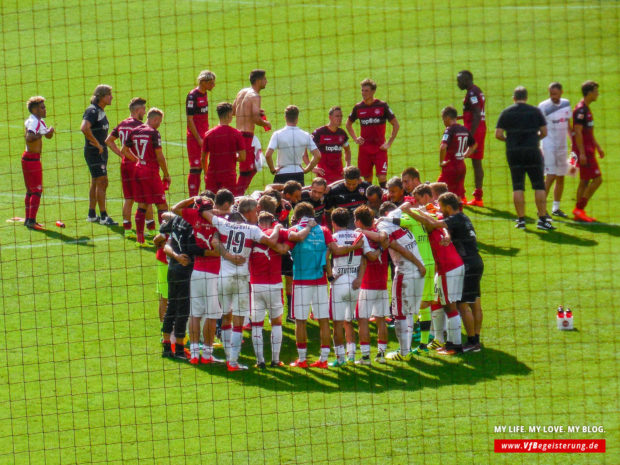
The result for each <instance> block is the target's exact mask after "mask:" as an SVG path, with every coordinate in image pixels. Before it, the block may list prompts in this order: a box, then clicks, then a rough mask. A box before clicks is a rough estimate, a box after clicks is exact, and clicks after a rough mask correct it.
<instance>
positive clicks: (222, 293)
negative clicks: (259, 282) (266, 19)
mask: <svg viewBox="0 0 620 465" xmlns="http://www.w3.org/2000/svg"><path fill="white" fill-rule="evenodd" d="M218 290H219V297H220V306H221V307H222V313H223V314H224V315H227V314H228V313H230V312H232V314H233V316H243V317H246V316H250V277H249V276H222V275H220V279H219V289H218Z"/></svg>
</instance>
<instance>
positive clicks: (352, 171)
mask: <svg viewBox="0 0 620 465" xmlns="http://www.w3.org/2000/svg"><path fill="white" fill-rule="evenodd" d="M361 175H362V173H361V172H360V169H359V168H358V167H357V166H347V167H346V168H345V169H344V178H345V179H348V180H352V179H359V178H360V176H361Z"/></svg>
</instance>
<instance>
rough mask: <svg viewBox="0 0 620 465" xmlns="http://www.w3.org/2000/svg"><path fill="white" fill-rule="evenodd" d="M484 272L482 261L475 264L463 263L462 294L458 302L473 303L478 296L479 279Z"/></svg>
mask: <svg viewBox="0 0 620 465" xmlns="http://www.w3.org/2000/svg"><path fill="white" fill-rule="evenodd" d="M483 272H484V264H483V263H482V261H480V262H477V263H475V264H467V263H466V264H465V278H464V279H463V295H462V296H461V299H460V300H459V302H466V303H468V304H473V303H474V302H475V301H476V299H478V298H479V297H480V281H481V280H482V273H483Z"/></svg>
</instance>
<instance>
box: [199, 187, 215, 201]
mask: <svg viewBox="0 0 620 465" xmlns="http://www.w3.org/2000/svg"><path fill="white" fill-rule="evenodd" d="M198 195H200V197H207V198H209V199H211V200H215V194H214V193H213V192H211V191H210V190H209V189H205V190H203V191H202V192H201V193H200V194H198Z"/></svg>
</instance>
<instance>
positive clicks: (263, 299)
mask: <svg viewBox="0 0 620 465" xmlns="http://www.w3.org/2000/svg"><path fill="white" fill-rule="evenodd" d="M250 287H251V288H252V292H251V294H250V320H252V323H262V322H263V321H265V312H266V311H269V318H270V319H272V320H273V319H274V318H278V317H279V316H280V315H282V313H283V312H284V303H283V302H282V284H281V283H280V284H252V285H251V286H250Z"/></svg>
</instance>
